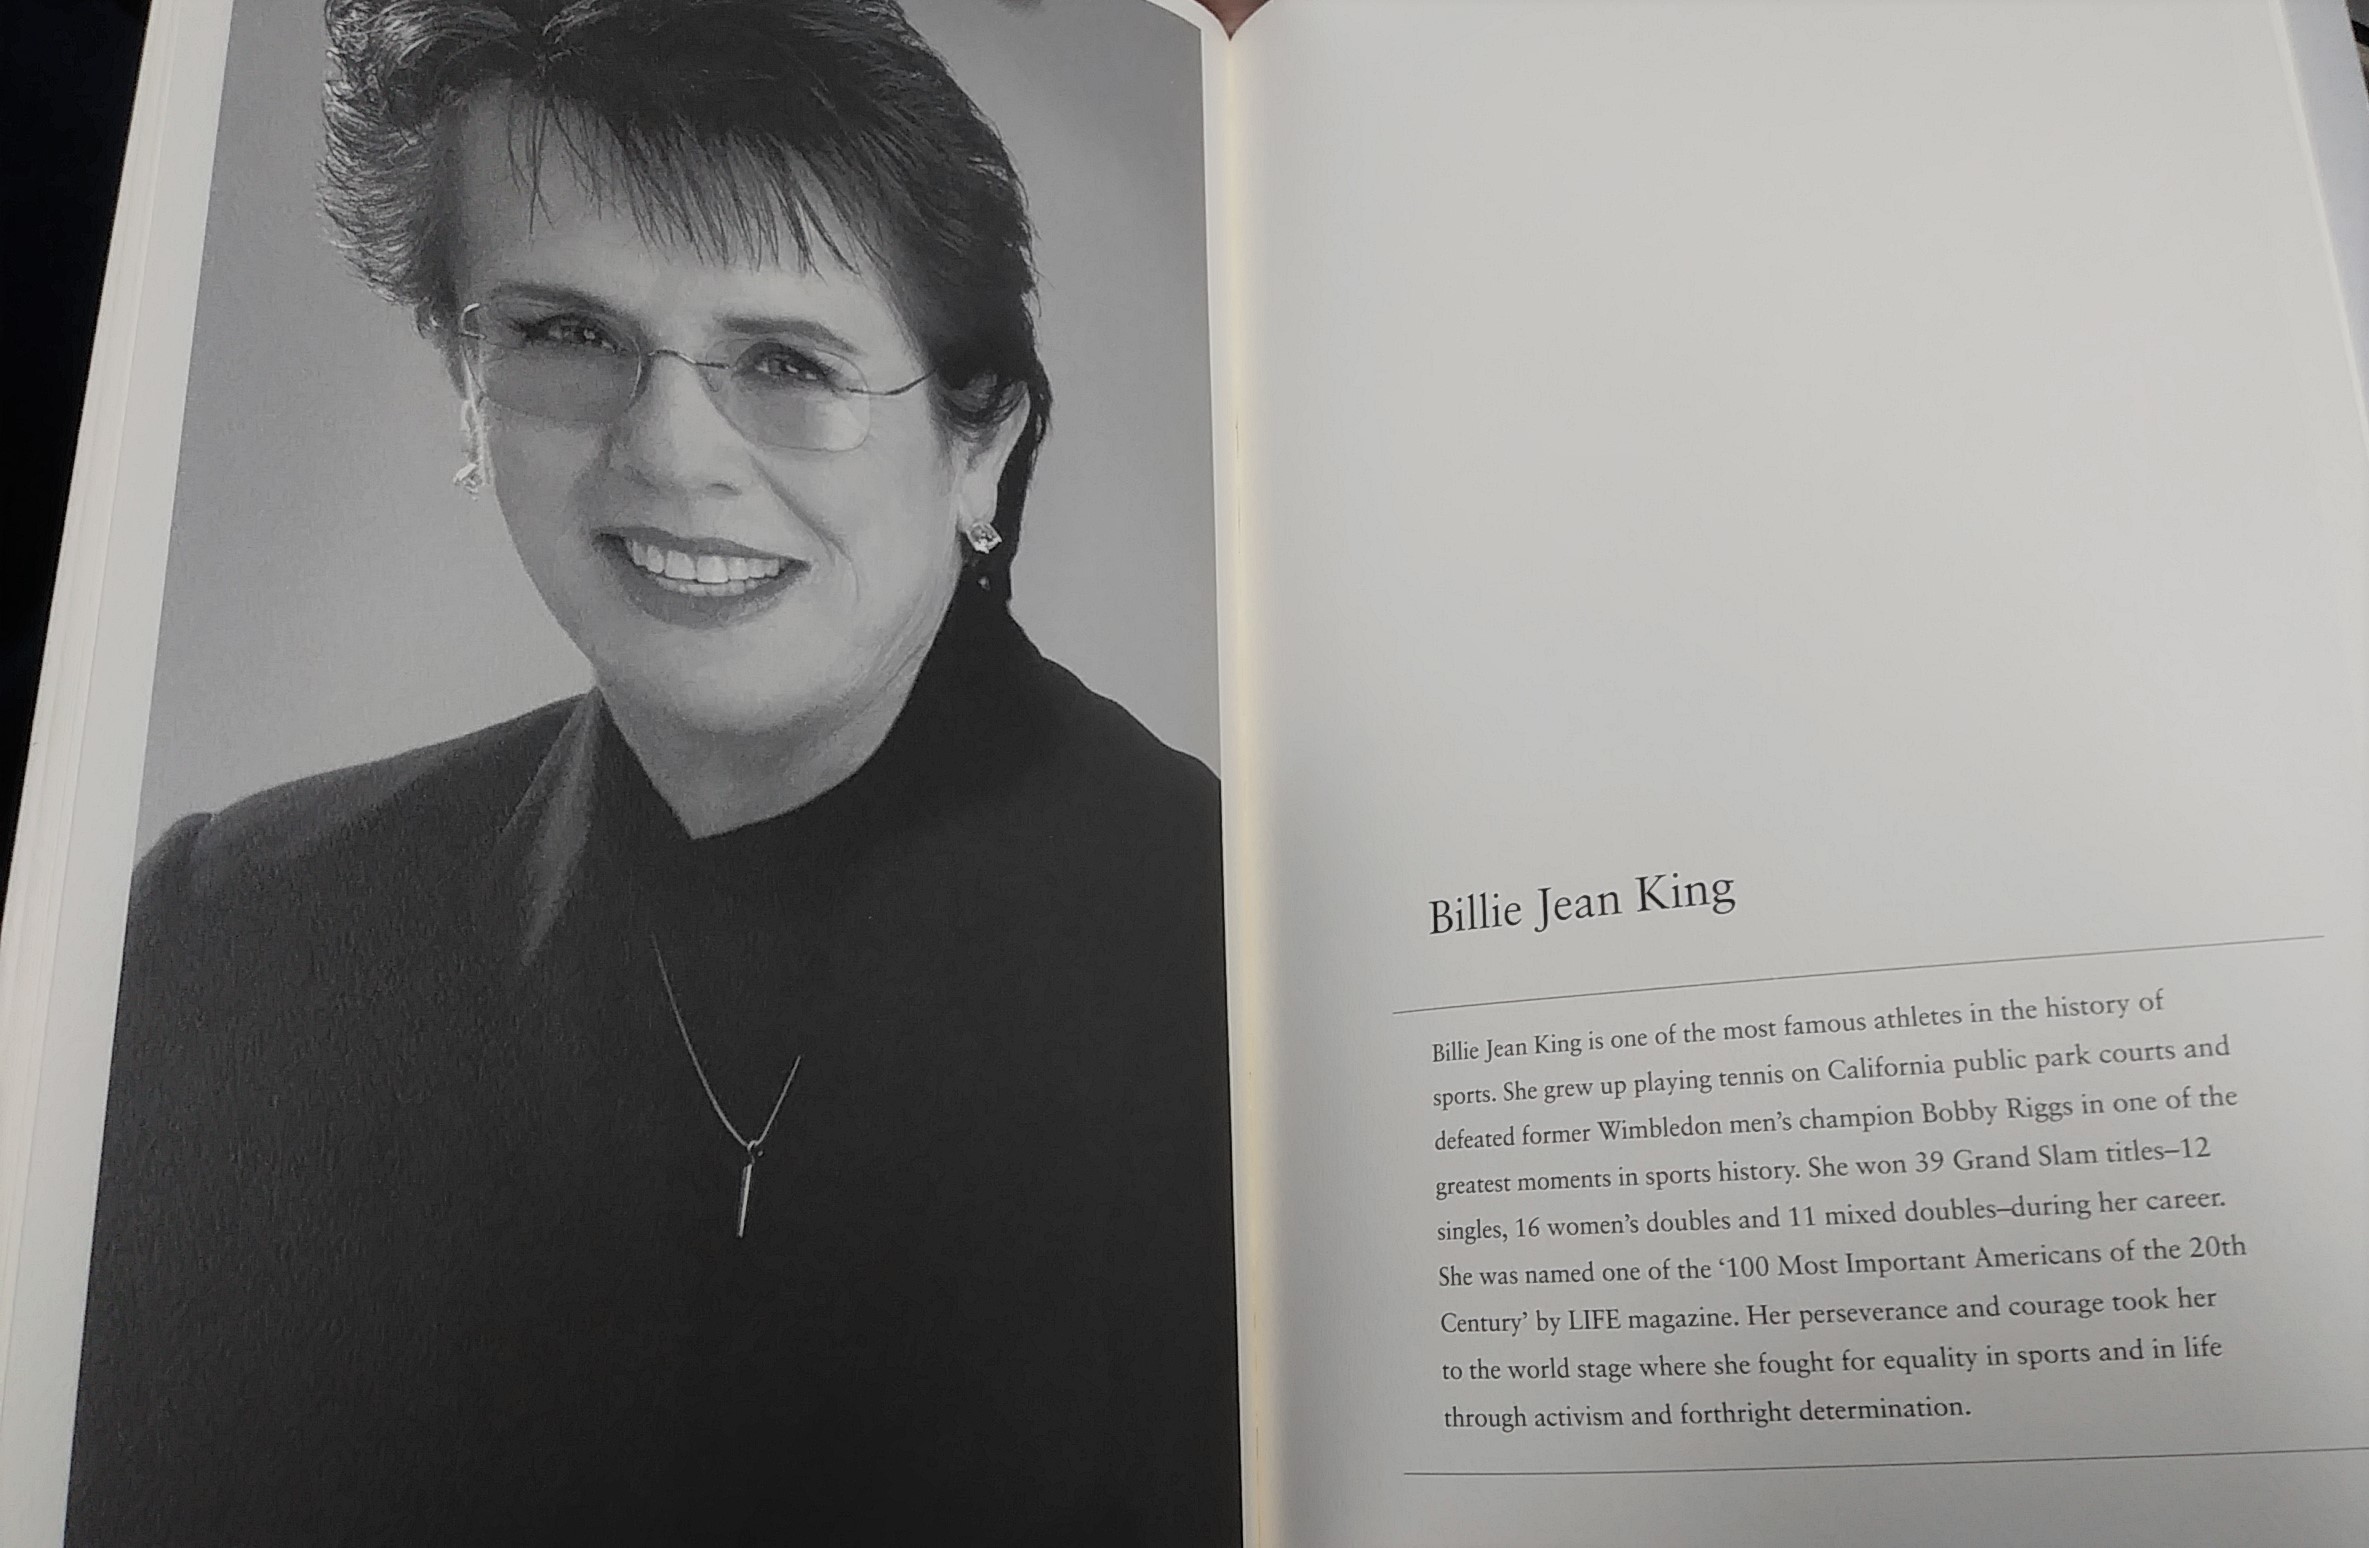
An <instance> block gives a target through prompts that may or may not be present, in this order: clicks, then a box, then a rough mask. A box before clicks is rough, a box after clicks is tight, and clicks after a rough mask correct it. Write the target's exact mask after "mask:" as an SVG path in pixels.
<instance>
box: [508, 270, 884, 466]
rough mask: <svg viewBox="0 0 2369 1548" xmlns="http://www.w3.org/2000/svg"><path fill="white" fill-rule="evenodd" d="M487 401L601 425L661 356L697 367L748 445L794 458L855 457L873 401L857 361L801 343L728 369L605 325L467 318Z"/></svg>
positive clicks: (770, 345) (755, 348) (761, 349)
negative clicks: (804, 454) (817, 454)
mask: <svg viewBox="0 0 2369 1548" xmlns="http://www.w3.org/2000/svg"><path fill="white" fill-rule="evenodd" d="M461 329H462V335H463V337H464V338H465V339H467V340H468V341H469V343H470V345H471V346H472V351H473V357H474V359H475V361H476V365H477V373H478V380H479V382H480V383H481V384H482V385H483V387H484V389H485V395H486V396H487V397H489V398H491V399H492V400H493V401H494V402H495V403H498V404H500V405H501V406H502V407H504V408H506V409H511V410H514V411H516V412H518V413H521V414H529V415H532V416H534V417H535V418H537V419H548V420H553V421H556V422H558V423H561V424H573V425H604V424H608V423H610V422H611V421H613V420H615V419H617V418H618V417H619V416H620V415H622V414H624V413H625V411H626V410H627V409H629V408H631V407H632V406H633V402H634V400H635V399H636V398H637V397H639V396H640V395H641V391H642V385H643V379H644V377H645V375H646V374H647V373H648V372H649V371H651V370H654V369H656V368H657V361H658V358H659V357H660V356H661V355H665V356H668V357H670V358H673V359H675V360H677V361H680V362H682V363H683V364H686V365H689V366H691V367H693V368H695V369H696V370H697V371H698V372H699V375H700V379H701V380H702V381H703V382H704V383H705V384H706V386H707V389H708V392H709V393H710V394H711V395H712V396H713V397H714V398H715V400H716V406H717V407H718V409H720V410H721V411H722V413H723V415H724V417H725V418H726V419H727V420H729V421H730V422H731V424H732V425H733V427H734V428H735V429H737V430H739V431H740V433H741V434H743V435H745V436H747V437H748V438H749V439H750V440H752V441H756V442H759V443H761V444H763V445H767V446H774V447H779V448H782V449H784V450H789V451H824V452H829V451H852V450H854V449H855V448H856V447H858V446H860V445H862V444H863V442H864V437H865V435H866V433H867V432H868V431H869V430H870V428H871V407H872V398H871V394H870V393H869V392H868V391H867V389H866V384H865V382H864V378H863V374H862V373H861V372H860V371H858V370H857V369H856V367H855V365H854V363H853V362H851V361H847V360H844V359H841V358H839V357H838V356H836V355H833V354H830V353H828V352H827V351H822V350H817V349H815V348H813V347H812V346H810V345H806V344H803V343H800V344H791V343H787V342H784V341H780V340H761V341H758V342H756V343H752V344H749V345H747V346H745V347H743V348H742V349H741V350H740V351H739V352H738V353H737V354H736V355H735V356H734V357H733V358H732V359H731V360H729V361H708V360H691V359H689V358H687V357H685V356H683V355H680V354H678V353H676V352H675V351H672V350H645V349H643V348H642V347H641V346H640V344H639V342H638V341H635V340H632V339H629V338H625V337H623V336H621V335H619V334H618V333H616V332H615V331H613V330H612V329H610V328H608V327H607V326H605V325H601V324H597V323H591V322H587V321H585V320H583V319H580V318H575V317H569V318H565V319H558V320H552V321H537V320H533V319H519V318H510V317H505V316H503V315H501V314H499V313H495V312H492V311H489V310H488V309H487V308H486V307H483V306H472V307H470V308H469V309H468V310H467V311H465V312H463V313H462V322H461Z"/></svg>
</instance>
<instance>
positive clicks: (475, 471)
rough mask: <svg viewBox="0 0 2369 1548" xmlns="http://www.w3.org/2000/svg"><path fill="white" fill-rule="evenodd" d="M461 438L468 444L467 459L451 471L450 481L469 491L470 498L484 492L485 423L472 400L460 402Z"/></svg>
mask: <svg viewBox="0 0 2369 1548" xmlns="http://www.w3.org/2000/svg"><path fill="white" fill-rule="evenodd" d="M461 438H462V439H463V440H465V441H466V442H467V443H468V446H469V459H468V461H466V462H464V463H462V464H461V465H460V466H459V467H458V468H456V469H454V470H453V475H452V481H453V482H454V483H455V484H458V485H459V486H460V487H461V488H463V489H466V490H467V491H469V493H470V495H471V496H472V497H475V496H477V495H480V494H483V493H484V492H485V464H486V460H487V459H486V449H485V422H484V420H483V419H481V418H480V417H479V416H478V413H477V404H476V402H475V401H474V400H473V399H466V398H465V399H463V400H462V401H461Z"/></svg>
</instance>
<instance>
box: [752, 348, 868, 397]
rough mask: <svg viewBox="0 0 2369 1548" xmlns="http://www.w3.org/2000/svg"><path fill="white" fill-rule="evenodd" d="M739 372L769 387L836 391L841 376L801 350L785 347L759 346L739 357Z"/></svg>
mask: <svg viewBox="0 0 2369 1548" xmlns="http://www.w3.org/2000/svg"><path fill="white" fill-rule="evenodd" d="M740 368H741V369H742V370H743V371H745V372H747V373H748V374H749V375H751V376H754V377H756V378H757V379H758V380H759V381H762V382H764V383H765V384H766V385H767V386H769V387H830V388H836V387H838V386H839V385H840V384H841V377H842V375H843V373H841V372H839V371H835V370H833V369H832V368H831V367H830V366H829V365H828V364H827V363H825V362H824V361H822V360H819V359H817V358H816V357H815V356H813V355H810V354H808V353H806V352H805V351H804V350H800V349H792V348H790V347H789V346H788V345H785V344H763V345H759V346H758V347H757V348H755V349H752V350H750V351H749V352H748V353H747V354H746V355H744V356H742V357H741V362H740Z"/></svg>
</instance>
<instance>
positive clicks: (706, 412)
mask: <svg viewBox="0 0 2369 1548" xmlns="http://www.w3.org/2000/svg"><path fill="white" fill-rule="evenodd" d="M706 378H707V372H706V371H705V370H703V369H702V368H701V367H700V366H698V365H696V364H694V363H693V362H691V361H689V360H686V359H684V358H683V357H682V356H680V355H677V354H674V353H671V352H665V351H661V352H658V353H654V354H652V355H651V356H650V358H649V360H648V362H647V363H646V364H645V365H644V366H643V368H642V379H641V390H640V391H639V392H637V393H636V394H635V395H634V399H633V402H631V403H630V404H628V405H626V409H625V412H624V413H623V414H621V415H619V416H618V418H617V422H616V423H615V424H614V425H612V426H611V427H610V429H609V461H610V463H611V465H612V466H614V467H615V468H616V469H617V470H618V471H619V472H621V473H624V474H626V475H627V476H628V477H631V478H634V479H637V480H639V481H641V482H643V483H646V484H648V485H650V486H651V487H652V488H655V489H662V490H667V491H670V492H682V493H698V492H705V491H712V490H731V489H736V488H738V487H739V486H740V484H741V482H742V479H743V477H744V475H745V472H746V469H747V466H748V453H749V447H748V441H747V439H746V438H745V437H743V436H742V435H741V433H740V432H739V431H738V430H736V429H734V428H733V426H732V422H731V421H730V420H728V419H726V418H725V417H724V411H723V408H722V405H720V404H718V403H717V402H716V399H715V395H714V394H713V393H711V392H710V391H709V390H708V383H707V379H706Z"/></svg>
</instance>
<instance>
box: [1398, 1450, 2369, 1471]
mask: <svg viewBox="0 0 2369 1548" xmlns="http://www.w3.org/2000/svg"><path fill="white" fill-rule="evenodd" d="M2357 1452H2369V1446H2273V1447H2267V1448H2265V1449H2263V1450H2260V1451H2129V1452H2115V1453H2108V1454H2106V1455H2103V1456H2095V1457H1965V1458H1960V1459H1958V1460H1955V1461H1936V1462H1764V1463H1760V1464H1758V1465H1742V1466H1736V1467H1573V1468H1505V1469H1488V1468H1473V1469H1454V1468H1425V1469H1415V1470H1410V1471H1408V1472H1406V1473H1402V1474H1401V1475H1400V1476H1401V1477H1404V1478H1638V1477H1649V1476H1652V1475H1654V1474H1657V1473H1825V1472H1835V1471H1839V1470H1842V1469H1846V1468H1869V1467H2021V1466H2025V1465H2027V1464H2029V1465H2040V1464H2046V1463H2053V1462H2189V1461H2196V1460H2200V1459H2205V1458H2211V1457H2335V1456H2349V1455H2352V1454H2354V1453H2357Z"/></svg>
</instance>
